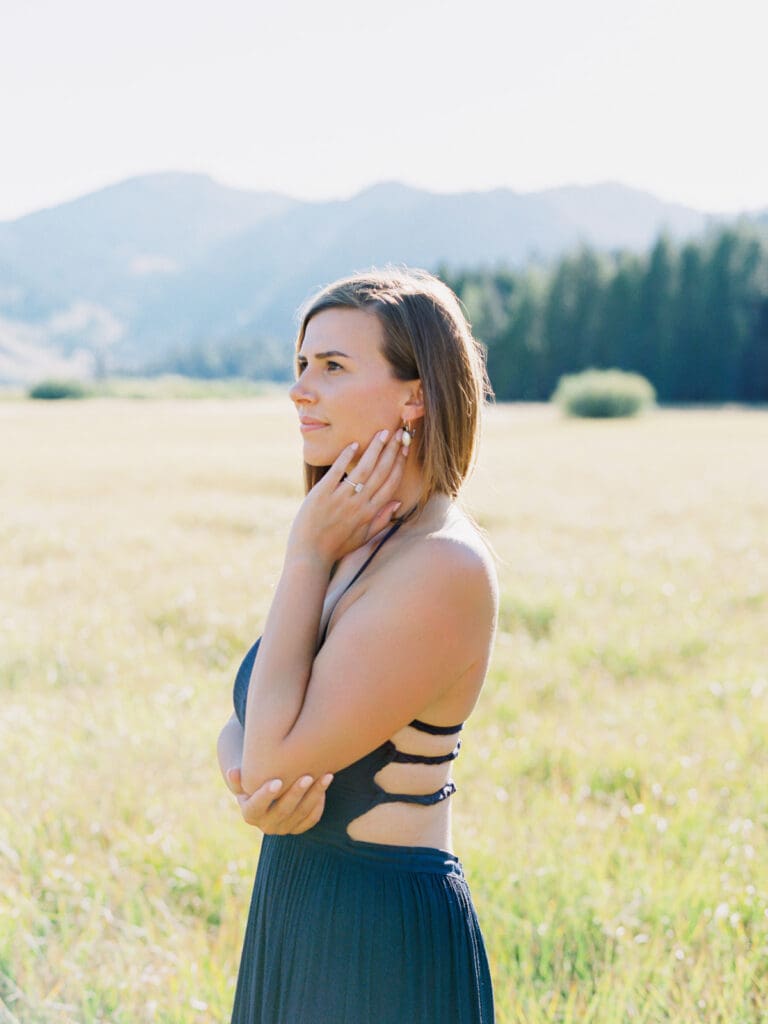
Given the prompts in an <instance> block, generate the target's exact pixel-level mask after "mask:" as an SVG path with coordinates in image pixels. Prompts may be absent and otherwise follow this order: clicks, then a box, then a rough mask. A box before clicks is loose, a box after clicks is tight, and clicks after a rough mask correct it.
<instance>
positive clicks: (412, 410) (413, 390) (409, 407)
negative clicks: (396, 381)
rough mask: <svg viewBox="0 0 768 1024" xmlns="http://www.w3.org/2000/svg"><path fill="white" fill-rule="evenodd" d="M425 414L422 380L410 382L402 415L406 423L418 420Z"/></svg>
mask: <svg viewBox="0 0 768 1024" xmlns="http://www.w3.org/2000/svg"><path fill="white" fill-rule="evenodd" d="M423 415H424V392H423V390H422V387H421V381H420V380H415V381H411V382H410V391H409V394H408V397H407V398H406V401H405V402H404V403H403V406H402V417H403V419H404V420H405V422H406V423H410V422H411V420H418V419H421V417H422V416H423Z"/></svg>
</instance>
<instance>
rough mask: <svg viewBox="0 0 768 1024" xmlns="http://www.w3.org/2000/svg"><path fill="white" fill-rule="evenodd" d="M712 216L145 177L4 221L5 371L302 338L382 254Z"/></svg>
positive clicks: (461, 249)
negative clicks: (308, 324)
mask: <svg viewBox="0 0 768 1024" xmlns="http://www.w3.org/2000/svg"><path fill="white" fill-rule="evenodd" d="M712 219H713V218H711V217H709V216H708V215H705V214H702V213H700V212H697V211H696V210H693V209H690V208H688V207H685V206H681V205H677V204H670V203H664V202H661V201H660V200H658V199H656V198H655V197H654V196H652V195H649V194H648V193H644V192H641V191H638V190H636V189H631V188H627V187H626V186H623V185H619V184H615V183H607V184H601V185H592V186H571V187H563V188H556V189H547V190H544V191H540V192H532V193H525V194H523V193H516V192H513V191H511V190H509V189H495V190H493V191H488V192H469V193H461V194H454V195H439V194H435V193H430V192H427V191H424V190H420V189H415V188H411V187H408V186H406V185H402V184H398V183H391V182H390V183H384V184H379V185H375V186H373V187H372V188H368V189H365V190H364V191H363V192H360V193H359V194H358V195H356V196H353V197H352V198H351V199H347V200H337V201H332V202H302V201H299V200H295V199H291V198H289V197H287V196H281V195H276V194H274V193H260V192H247V191H242V190H237V189H231V188H227V187H225V186H222V185H219V184H217V183H216V182H214V181H212V180H211V179H210V178H208V177H206V176H204V175H198V174H153V175H146V176H144V177H138V178H132V179H130V180H128V181H124V182H121V183H120V184H117V185H113V186H111V187H109V188H105V189H101V190H100V191H98V192H94V193H92V194H90V195H86V196H83V197H81V198H79V199H76V200H74V201H72V202H68V203H63V204H61V205H60V206H56V207H53V208H51V209H47V210H41V211H39V212H37V213H33V214H29V215H27V216H26V217H22V218H19V219H18V220H16V221H11V222H5V223H0V325H1V326H2V332H0V334H1V339H0V341H1V343H2V352H0V355H2V358H0V379H6V380H9V379H14V374H16V377H17V379H29V377H30V376H31V374H32V373H33V370H32V369H30V367H34V366H35V365H38V364H39V363H40V353H41V352H44V351H45V350H46V349H47V350H49V352H50V354H51V358H52V359H54V358H56V359H60V358H65V359H66V358H69V359H70V360H74V363H73V372H75V371H77V370H78V369H79V372H82V367H83V366H87V365H88V364H89V358H90V357H87V353H88V352H90V353H94V354H95V355H96V357H97V358H98V359H99V360H100V361H101V362H102V363H106V364H108V365H109V366H112V367H118V368H119V367H124V368H139V367H141V366H142V365H146V364H148V363H152V362H155V361H157V359H158V358H160V357H161V356H162V354H163V353H166V352H168V351H169V350H171V349H174V348H178V347H180V346H184V345H187V344H192V343H195V342H201V341H208V340H222V341H224V340H230V339H233V338H237V337H253V338H254V339H258V338H271V339H273V341H274V340H275V339H276V340H277V341H278V342H285V343H286V344H287V342H288V341H289V339H290V338H291V337H292V335H293V332H294V316H295V312H296V309H297V306H298V305H299V304H300V303H301V302H302V301H303V300H304V299H306V298H307V296H308V295H309V294H310V293H311V292H312V291H313V290H314V289H315V288H317V287H319V286H320V285H322V284H323V283H325V282H326V281H329V280H331V279H333V278H334V277H336V276H338V275H340V274H344V273H349V272H351V271H354V270H358V269H363V268H366V267H370V266H372V265H379V266H380V265H383V264H385V263H407V264H411V265H415V266H422V267H427V268H430V269H434V268H436V267H437V266H438V265H439V264H441V263H442V264H446V265H448V266H450V267H452V268H458V267H463V266H477V265H479V264H485V265H497V264H501V263H507V264H511V265H519V264H521V263H523V262H525V261H526V260H529V259H531V258H538V259H549V258H552V257H555V256H557V255H558V254H560V253H561V252H563V251H564V250H565V249H568V248H570V247H573V246H574V245H576V244H578V243H579V242H582V241H583V242H588V243H591V244H593V245H595V246H597V247H600V248H605V249H615V248H635V249H642V248H645V247H647V246H648V245H650V244H651V243H652V241H653V240H654V238H655V237H656V236H657V235H658V233H659V231H660V230H661V229H662V228H663V229H666V230H667V231H668V232H669V234H670V235H672V236H673V237H678V238H682V237H688V236H691V235H696V234H698V233H700V232H701V231H703V230H704V229H705V227H706V226H707V224H708V223H709V222H710V221H711V220H712ZM30 346H34V358H31V359H27V360H26V362H24V360H22V359H21V356H19V355H18V354H19V353H21V352H23V351H30V350H31V349H30ZM14 352H15V353H17V356H18V358H16V362H15V364H16V365H17V366H18V371H15V370H14V368H13V367H14V365H15V364H14V356H13V354H12V353H14ZM22 363H24V365H22Z"/></svg>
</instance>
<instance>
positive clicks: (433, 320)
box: [296, 268, 492, 505]
mask: <svg viewBox="0 0 768 1024" xmlns="http://www.w3.org/2000/svg"><path fill="white" fill-rule="evenodd" d="M325 309H360V310H364V311H365V312H368V313H373V314H375V315H376V316H377V317H378V319H379V322H380V324H381V326H382V328H383V332H384V346H383V355H384V356H385V358H386V359H387V362H388V363H389V365H390V366H391V367H392V373H393V374H394V376H395V377H396V378H397V379H398V380H417V379H418V380H420V381H421V386H422V391H423V394H424V419H423V420H422V421H421V424H420V425H419V426H420V430H419V432H418V433H419V435H420V436H418V437H417V439H416V442H417V443H416V442H414V445H413V446H412V448H413V450H415V452H416V455H417V458H419V460H420V462H421V465H422V469H423V473H424V483H425V490H424V494H423V495H422V499H421V502H420V504H421V505H423V504H425V503H426V502H427V500H428V499H429V498H430V497H431V496H432V495H433V494H436V493H441V494H449V495H450V496H451V497H456V495H457V494H458V492H459V488H460V487H461V484H462V482H463V481H464V479H465V478H466V476H467V474H468V473H469V471H470V469H471V468H472V465H473V462H474V459H475V455H476V453H477V443H478V439H479V432H480V411H481V407H482V404H483V402H484V400H485V399H486V398H488V397H490V396H491V394H492V392H491V386H490V383H489V381H488V375H487V373H486V369H485V352H484V349H483V348H482V346H481V345H480V343H479V342H478V341H477V340H476V339H475V338H474V337H473V336H472V331H471V329H470V325H469V323H468V322H467V319H466V317H465V316H464V313H463V312H462V309H461V306H460V304H459V300H458V298H457V297H456V295H455V294H454V293H453V292H452V291H451V289H450V288H449V287H448V286H447V285H445V284H443V282H442V281H440V280H438V278H436V277H434V276H433V275H432V274H430V273H428V272H427V271H426V270H416V269H411V268H403V269H399V268H387V269H386V270H371V271H367V272H364V273H360V274H354V275H352V276H351V277H345V278H342V279H341V280H339V281H334V282H333V284H329V285H327V286H326V287H325V288H323V289H322V290H321V291H320V292H318V293H317V294H316V295H315V296H313V297H312V298H311V299H310V300H309V301H308V303H307V304H306V305H305V306H304V307H303V309H302V311H301V313H300V318H301V319H300V325H299V333H298V336H297V339H296V351H297V352H298V351H299V350H300V349H301V346H302V343H303V341H304V334H305V332H306V329H307V324H308V323H309V321H310V320H311V319H312V317H313V316H316V315H317V314H318V313H320V312H322V311H323V310H325ZM327 468H328V467H327V466H310V465H309V464H307V463H305V464H304V480H305V484H306V489H307V490H309V489H310V488H311V487H312V486H313V485H314V484H315V483H317V481H318V480H319V479H320V478H321V477H322V476H323V474H324V473H325V472H326V470H327Z"/></svg>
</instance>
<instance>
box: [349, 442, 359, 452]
mask: <svg viewBox="0 0 768 1024" xmlns="http://www.w3.org/2000/svg"><path fill="white" fill-rule="evenodd" d="M349 447H350V448H351V449H352V451H353V452H356V451H357V449H358V448H359V447H360V445H359V444H358V442H357V441H353V442H352V444H351V445H350V446H349Z"/></svg>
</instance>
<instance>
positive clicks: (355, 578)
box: [320, 519, 404, 647]
mask: <svg viewBox="0 0 768 1024" xmlns="http://www.w3.org/2000/svg"><path fill="white" fill-rule="evenodd" d="M403 522H404V520H402V519H399V520H398V521H397V522H396V523H393V524H392V526H390V528H389V529H388V530H387V532H386V533H385V534H384V536H383V537H382V538H381V540H380V541H379V543H378V544H377V545H376V547H375V548H374V549H373V551H372V552H371V553H370V555H368V557H367V558H366V560H365V561H364V562H363V564H362V565H361V566H360V568H359V569H358V570H357V572H356V573H355V575H354V576H353V577H352V579H351V580H350V581H349V583H348V584H347V585H346V587H344V589H343V590H342V592H341V593H340V594H339V596H338V598H337V599H336V604H338V603H339V601H340V600H341V599H342V597H344V595H345V594H346V592H347V591H348V590H349V588H350V587H351V586H352V584H353V583H356V582H357V581H358V580H359V579H360V577H361V576H362V575H363V573H364V572H365V570H366V569H367V568H368V566H369V565H370V564H371V562H372V561H373V560H374V558H375V557H376V555H377V554H378V553H379V550H380V549H381V547H382V545H383V544H386V542H387V541H388V540H389V538H390V537H391V536H392V534H393V533H394V532H395V531H396V530H399V529H400V527H401V526H402V525H403ZM336 604H334V606H333V608H332V609H331V614H330V615H329V616H328V618H327V619H326V620H325V626H324V627H323V633H322V636H321V637H320V646H321V647H322V645H323V644H324V643H325V636H326V633H327V632H328V624H329V623H330V621H331V619H332V618H333V611H334V609H335V607H336Z"/></svg>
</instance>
